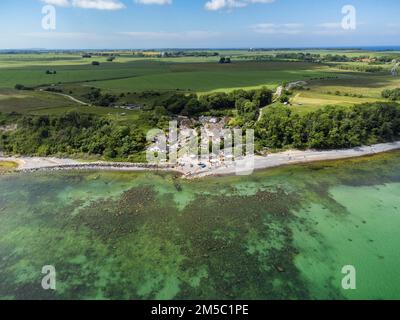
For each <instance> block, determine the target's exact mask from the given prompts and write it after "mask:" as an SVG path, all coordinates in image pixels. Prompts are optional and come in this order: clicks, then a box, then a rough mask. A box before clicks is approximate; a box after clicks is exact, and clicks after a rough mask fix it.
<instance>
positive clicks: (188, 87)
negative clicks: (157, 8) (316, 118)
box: [0, 49, 400, 120]
mask: <svg viewBox="0 0 400 320" xmlns="http://www.w3.org/2000/svg"><path fill="white" fill-rule="evenodd" d="M296 52H303V53H308V54H310V55H321V57H324V56H326V55H330V56H332V55H338V56H346V57H349V58H355V57H363V56H368V57H370V58H371V59H373V58H377V57H382V56H384V57H387V58H388V59H389V58H390V59H391V58H393V59H394V58H397V57H399V55H400V53H399V52H396V51H390V52H378V51H376V52H368V51H361V50H327V49H324V50H322V49H321V50H317V49H315V50H307V51H294V50H282V51H274V50H267V51H247V50H225V51H220V52H219V53H218V56H211V55H210V56H190V55H188V56H180V57H175V56H172V55H171V56H167V57H161V52H157V51H154V52H142V53H140V55H139V54H137V53H132V52H130V51H120V52H101V53H100V52H97V53H95V54H94V55H92V56H91V57H89V58H87V57H86V58H84V57H83V56H82V53H79V52H53V53H27V54H0V112H12V111H17V112H20V113H27V112H28V113H34V114H53V113H54V114H60V113H63V112H66V111H71V110H79V111H81V112H85V113H86V112H92V113H97V114H100V115H103V116H108V117H113V118H118V119H119V118H120V114H121V112H119V111H118V110H117V111H116V110H110V109H105V108H103V107H96V106H93V105H92V106H89V105H90V103H88V100H87V99H86V98H85V97H86V96H87V94H88V93H89V92H90V91H91V90H93V88H98V89H100V90H101V91H102V92H103V93H108V94H112V95H116V96H120V95H121V96H122V95H123V96H125V97H126V98H125V99H119V100H121V101H120V102H121V103H123V102H125V103H136V102H137V103H140V104H141V105H146V104H147V103H150V104H152V103H153V102H154V101H153V100H151V101H148V99H149V98H148V97H145V98H141V95H142V93H143V92H149V91H155V92H166V93H167V92H179V93H181V94H189V93H191V94H197V95H203V94H208V93H210V92H232V91H234V90H237V89H245V90H251V89H259V88H261V87H267V88H269V89H271V90H273V91H275V89H276V88H277V87H278V86H280V85H281V84H282V83H283V82H285V83H290V82H295V81H305V82H306V83H307V88H306V89H307V90H294V92H292V94H291V96H290V103H291V104H292V106H293V108H294V109H296V110H299V111H300V112H308V111H311V110H315V109H316V108H319V107H322V106H325V105H342V106H349V105H354V104H359V103H365V102H374V101H381V100H383V99H382V97H381V92H382V91H383V90H384V89H394V88H398V87H400V80H399V78H397V77H392V76H391V75H390V72H389V70H390V63H386V64H383V63H382V64H379V67H380V68H381V70H380V71H379V72H361V71H357V70H356V69H357V68H360V67H366V66H369V65H370V64H368V63H365V62H361V61H357V62H337V63H312V62H306V61H292V60H291V59H288V60H287V61H257V57H260V56H263V57H265V56H270V57H273V56H274V55H279V54H293V53H296ZM110 55H115V59H114V60H113V61H112V62H110V61H107V60H108V57H109V56H110ZM222 56H226V57H230V58H231V59H232V63H229V64H220V63H218V62H219V59H220V57H222ZM93 61H97V62H99V65H92V62H93ZM345 68H349V69H345ZM351 68H355V70H351ZM48 71H50V72H48ZM17 84H19V85H22V86H24V87H26V88H29V89H30V90H18V91H17V90H15V89H14V87H15V86H16V85H17ZM48 87H50V88H52V87H57V90H60V92H62V93H63V94H66V95H69V96H71V97H74V98H76V99H78V100H80V101H82V102H84V103H88V104H89V105H87V106H85V105H83V104H80V103H77V102H76V101H73V100H71V99H69V98H68V97H66V96H62V95H57V94H55V93H54V92H51V93H49V92H43V91H40V90H43V88H45V90H47V89H48ZM138 113H139V112H138V111H131V110H127V111H126V112H124V114H125V117H127V118H131V119H133V120H134V119H136V118H137V116H138Z"/></svg>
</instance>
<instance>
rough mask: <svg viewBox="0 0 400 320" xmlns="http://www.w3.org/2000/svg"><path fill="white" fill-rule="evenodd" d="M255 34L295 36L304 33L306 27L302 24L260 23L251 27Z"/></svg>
mask: <svg viewBox="0 0 400 320" xmlns="http://www.w3.org/2000/svg"><path fill="white" fill-rule="evenodd" d="M251 28H252V29H253V31H254V32H257V33H262V34H287V35H295V34H299V33H302V32H303V31H304V25H303V24H301V23H284V24H274V23H259V24H256V25H254V26H252V27H251Z"/></svg>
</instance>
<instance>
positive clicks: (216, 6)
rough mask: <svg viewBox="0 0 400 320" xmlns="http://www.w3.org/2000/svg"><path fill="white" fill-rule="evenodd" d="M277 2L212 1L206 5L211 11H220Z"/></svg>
mask: <svg viewBox="0 0 400 320" xmlns="http://www.w3.org/2000/svg"><path fill="white" fill-rule="evenodd" d="M274 1H275V0H210V1H207V2H206V4H205V8H206V9H207V10H210V11H217V10H220V9H225V8H226V9H233V8H243V7H247V6H248V5H249V4H252V3H272V2H274Z"/></svg>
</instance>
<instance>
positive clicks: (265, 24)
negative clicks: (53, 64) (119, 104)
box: [0, 0, 400, 49]
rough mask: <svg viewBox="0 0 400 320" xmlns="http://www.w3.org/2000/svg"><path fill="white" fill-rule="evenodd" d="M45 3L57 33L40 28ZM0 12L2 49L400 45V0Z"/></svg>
mask: <svg viewBox="0 0 400 320" xmlns="http://www.w3.org/2000/svg"><path fill="white" fill-rule="evenodd" d="M46 4H51V5H53V6H54V7H55V8H56V29H55V30H44V29H43V28H42V19H43V16H44V15H43V14H42V8H43V6H45V5H46ZM344 5H352V6H353V7H354V8H355V9H356V17H357V27H356V29H355V30H344V29H343V28H342V27H341V21H342V19H343V16H344V15H343V14H342V7H343V6H344ZM0 13H1V15H0V30H1V31H0V49H10V48H48V49H58V48H59V49H68V48H76V49H80V48H93V49H97V48H98V49H100V48H177V47H179V48H238V47H243V48H248V47H319V46H374V45H400V41H399V39H400V22H399V18H398V17H399V13H400V1H398V0H321V1H315V0H1V1H0Z"/></svg>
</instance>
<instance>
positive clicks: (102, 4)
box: [41, 0, 125, 10]
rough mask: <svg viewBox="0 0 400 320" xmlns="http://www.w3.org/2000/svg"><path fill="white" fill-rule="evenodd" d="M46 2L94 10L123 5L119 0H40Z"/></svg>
mask: <svg viewBox="0 0 400 320" xmlns="http://www.w3.org/2000/svg"><path fill="white" fill-rule="evenodd" d="M41 1H42V2H45V3H47V4H51V5H54V6H59V7H70V6H73V7H75V8H83V9H96V10H120V9H123V8H125V5H124V4H123V3H122V2H120V1H119V0H41Z"/></svg>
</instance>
